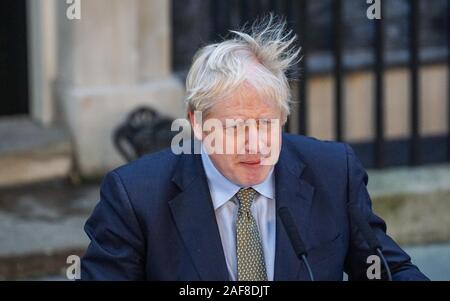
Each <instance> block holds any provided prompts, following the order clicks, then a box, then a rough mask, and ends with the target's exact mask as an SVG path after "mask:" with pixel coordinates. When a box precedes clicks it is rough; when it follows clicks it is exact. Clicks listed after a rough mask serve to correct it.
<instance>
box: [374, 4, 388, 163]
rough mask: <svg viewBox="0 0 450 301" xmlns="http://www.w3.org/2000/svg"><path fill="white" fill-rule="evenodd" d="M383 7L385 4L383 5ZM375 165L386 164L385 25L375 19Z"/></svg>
mask: <svg viewBox="0 0 450 301" xmlns="http://www.w3.org/2000/svg"><path fill="white" fill-rule="evenodd" d="M381 7H383V6H381ZM374 22H375V45H374V50H375V64H374V71H375V95H374V96H375V143H374V154H375V167H377V168H382V167H383V166H384V163H385V162H384V89H383V87H384V26H383V18H381V19H375V20H374Z"/></svg>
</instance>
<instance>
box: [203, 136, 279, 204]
mask: <svg viewBox="0 0 450 301" xmlns="http://www.w3.org/2000/svg"><path fill="white" fill-rule="evenodd" d="M201 157H202V163H203V167H204V169H205V173H206V178H207V180H208V184H209V190H210V192H211V199H212V202H213V206H214V210H216V209H218V208H219V207H221V206H222V205H224V204H225V203H226V202H227V201H229V200H230V199H231V198H232V197H233V196H234V195H235V194H236V193H237V192H238V191H239V189H241V188H242V187H241V186H239V185H237V184H235V183H233V182H231V181H230V180H228V179H227V178H226V177H225V176H223V175H222V174H221V173H220V172H219V171H218V170H217V168H216V167H215V166H214V163H213V162H212V161H211V159H210V158H209V155H208V154H207V152H206V150H205V149H204V146H203V144H202V148H201ZM273 170H274V169H273V167H272V169H271V170H270V173H269V175H268V176H267V178H266V179H265V180H264V181H263V182H261V183H259V184H257V185H254V186H252V188H253V189H255V190H256V191H257V192H258V193H259V194H261V195H263V196H265V197H266V198H269V199H272V200H273V199H274V197H275V181H274V176H273Z"/></svg>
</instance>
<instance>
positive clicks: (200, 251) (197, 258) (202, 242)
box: [169, 155, 229, 280]
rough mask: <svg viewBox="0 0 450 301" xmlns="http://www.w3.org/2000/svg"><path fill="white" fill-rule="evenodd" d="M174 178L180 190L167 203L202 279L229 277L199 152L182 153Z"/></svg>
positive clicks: (224, 278) (223, 278)
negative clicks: (193, 153) (192, 153)
mask: <svg viewBox="0 0 450 301" xmlns="http://www.w3.org/2000/svg"><path fill="white" fill-rule="evenodd" d="M178 164H179V165H178V167H177V169H176V170H177V171H176V173H175V175H174V177H173V179H172V180H173V181H174V182H175V183H176V184H177V185H178V186H179V187H180V189H181V190H182V192H181V193H180V194H178V195H177V196H176V197H175V198H174V199H172V200H171V201H170V202H169V205H170V208H171V211H172V214H173V218H174V220H175V223H176V225H177V228H178V231H179V232H180V235H181V237H182V239H183V242H184V244H185V246H186V248H187V249H188V251H189V253H190V255H191V257H192V260H193V262H194V265H195V267H196V269H197V272H198V274H199V276H200V279H201V280H228V277H229V275H228V270H227V266H226V261H225V255H224V252H223V247H222V242H221V240H220V233H219V229H218V226H217V222H216V217H215V213H214V208H213V205H212V201H211V195H210V192H209V188H208V183H207V181H206V176H205V172H204V170H203V166H202V163H201V158H200V155H182V156H181V157H180V161H179V163H178Z"/></svg>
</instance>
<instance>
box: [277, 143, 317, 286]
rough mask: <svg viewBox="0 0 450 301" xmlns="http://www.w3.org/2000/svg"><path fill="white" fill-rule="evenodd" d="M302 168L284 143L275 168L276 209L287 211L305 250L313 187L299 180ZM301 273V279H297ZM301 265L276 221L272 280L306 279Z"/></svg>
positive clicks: (301, 164) (301, 163)
mask: <svg viewBox="0 0 450 301" xmlns="http://www.w3.org/2000/svg"><path fill="white" fill-rule="evenodd" d="M304 168H305V165H304V163H303V162H302V161H301V160H300V158H299V157H298V155H296V154H295V153H294V152H293V151H291V150H290V149H289V141H286V139H284V140H283V145H282V150H281V154H280V159H279V161H278V163H277V164H276V166H275V191H276V196H275V200H276V208H277V211H278V209H279V208H281V207H287V208H288V209H289V211H290V212H291V215H292V217H293V219H294V222H295V223H296V225H297V228H298V230H299V232H300V235H301V237H302V240H303V241H304V242H305V244H306V247H307V248H308V236H309V231H308V230H309V226H310V214H309V213H310V208H311V203H312V198H313V195H314V187H313V186H311V185H310V184H309V183H308V182H306V181H305V180H303V179H301V175H302V173H303V171H304ZM300 271H302V273H301V276H300V275H299V273H300ZM304 272H305V269H304V266H303V264H302V263H301V262H300V260H299V259H298V258H297V256H296V255H295V252H294V250H293V248H292V245H291V242H290V240H289V237H288V236H287V233H286V231H285V229H284V226H283V224H282V223H281V220H280V219H279V218H278V214H277V217H276V246H275V273H274V280H299V278H305V279H307V278H306V277H305V275H306V274H305V273H304Z"/></svg>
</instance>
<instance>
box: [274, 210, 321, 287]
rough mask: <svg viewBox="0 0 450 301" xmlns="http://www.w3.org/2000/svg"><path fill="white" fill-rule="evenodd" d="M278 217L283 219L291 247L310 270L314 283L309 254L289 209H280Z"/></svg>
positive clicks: (310, 277)
mask: <svg viewBox="0 0 450 301" xmlns="http://www.w3.org/2000/svg"><path fill="white" fill-rule="evenodd" d="M278 216H279V217H280V218H281V222H282V223H283V225H284V229H286V232H287V235H288V237H289V240H290V241H291V245H292V247H293V248H294V252H295V254H296V255H297V257H298V259H300V260H301V261H303V263H304V264H305V266H306V269H307V270H308V274H309V279H311V281H314V275H313V273H312V271H311V267H310V266H309V262H308V259H307V257H308V254H307V253H306V247H305V244H304V243H303V240H302V238H301V237H300V233H299V232H298V229H297V227H296V226H295V223H294V220H293V219H292V215H291V213H290V212H289V209H288V208H286V207H281V208H280V209H278Z"/></svg>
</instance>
